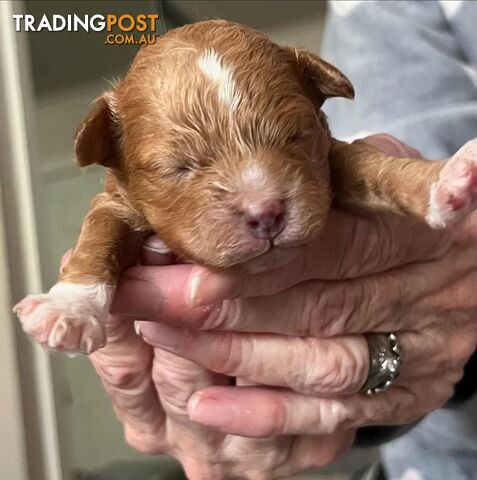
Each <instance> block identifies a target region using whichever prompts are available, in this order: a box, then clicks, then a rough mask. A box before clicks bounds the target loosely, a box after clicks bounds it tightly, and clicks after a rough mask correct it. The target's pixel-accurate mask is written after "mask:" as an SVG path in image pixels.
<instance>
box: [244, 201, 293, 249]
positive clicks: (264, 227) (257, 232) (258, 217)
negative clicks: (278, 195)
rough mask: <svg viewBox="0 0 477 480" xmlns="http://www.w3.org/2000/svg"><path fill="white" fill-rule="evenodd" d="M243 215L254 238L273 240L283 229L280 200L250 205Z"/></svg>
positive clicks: (283, 211)
mask: <svg viewBox="0 0 477 480" xmlns="http://www.w3.org/2000/svg"><path fill="white" fill-rule="evenodd" d="M243 213H244V218H245V221H246V222H247V225H248V226H249V228H250V230H251V232H252V234H253V235H254V236H255V237H256V238H260V239H269V240H273V239H274V238H275V237H276V236H278V234H279V233H280V232H281V231H282V230H283V228H284V227H285V208H284V205H283V202H281V201H280V200H264V201H262V202H257V203H251V204H249V205H247V206H246V207H245V208H244V212H243Z"/></svg>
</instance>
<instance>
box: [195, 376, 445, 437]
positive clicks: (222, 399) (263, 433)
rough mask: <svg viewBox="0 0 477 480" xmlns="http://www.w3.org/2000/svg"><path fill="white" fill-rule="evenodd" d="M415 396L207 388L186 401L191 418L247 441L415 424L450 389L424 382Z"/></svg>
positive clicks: (392, 392) (412, 392)
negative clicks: (324, 395)
mask: <svg viewBox="0 0 477 480" xmlns="http://www.w3.org/2000/svg"><path fill="white" fill-rule="evenodd" d="M419 389H420V390H419V392H420V393H418V391H417V389H416V390H408V389H405V388H400V387H392V388H391V389H390V390H388V391H387V392H384V393H381V394H379V395H375V396H367V395H363V394H357V395H353V396H350V397H337V398H325V399H323V398H317V397H310V396H305V395H300V394H298V393H294V392H290V391H286V390H277V389H266V388H257V387H240V388H237V387H211V388H207V389H205V390H201V391H199V392H197V393H195V394H194V395H193V396H192V397H191V399H190V400H189V405H188V411H189V416H190V418H191V419H192V420H193V421H195V422H197V423H200V424H202V425H205V426H208V427H211V428H215V429H217V430H218V431H221V432H223V433H229V434H233V435H243V436H249V437H259V438H261V437H272V436H275V435H327V434H333V433H335V432H338V431H347V430H350V429H354V428H359V427H363V426H370V425H401V424H406V423H411V422H414V421H416V420H418V419H420V418H421V417H422V416H423V415H424V414H426V413H428V412H429V411H431V410H433V409H437V408H439V407H440V406H442V404H443V403H445V401H446V400H447V398H449V397H450V396H451V395H452V386H450V385H444V386H442V385H439V386H437V385H436V382H431V383H427V384H426V383H424V384H422V385H420V386H419Z"/></svg>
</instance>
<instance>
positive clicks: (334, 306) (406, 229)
mask: <svg viewBox="0 0 477 480" xmlns="http://www.w3.org/2000/svg"><path fill="white" fill-rule="evenodd" d="M368 141H370V143H375V144H378V146H381V147H382V146H383V142H388V146H387V148H388V152H389V153H393V154H396V153H397V154H399V153H401V154H405V153H407V151H406V147H404V146H403V145H402V144H399V143H397V142H396V141H395V140H394V139H392V138H390V137H387V136H380V137H373V138H372V139H369V140H368ZM380 142H381V144H380ZM396 150H397V151H396ZM413 154H414V155H415V152H413ZM332 220H333V219H331V221H332ZM376 220H377V219H373V220H372V221H373V222H376ZM364 222H365V223H366V222H367V223H368V225H367V229H365V228H364V225H363V220H362V219H359V220H358V219H354V221H353V220H348V222H342V221H340V222H338V228H341V231H342V233H346V232H343V226H344V225H346V224H351V225H355V226H356V225H359V226H361V235H359V229H355V230H356V231H358V233H357V234H356V236H355V237H354V238H352V239H351V245H353V246H355V245H360V246H361V247H363V246H365V248H361V250H362V251H363V252H364V254H365V256H366V255H367V258H370V257H371V255H373V253H374V252H375V247H376V246H377V245H381V246H384V247H383V248H382V249H381V251H380V252H377V253H376V256H375V258H374V259H373V261H372V262H369V261H365V262H360V261H359V258H358V257H359V256H358V255H356V254H357V251H356V249H355V250H353V248H350V249H348V250H347V252H345V250H346V248H344V249H342V251H341V252H339V245H338V249H336V248H335V252H337V253H338V256H333V258H329V257H328V258H327V259H323V258H320V254H319V253H318V255H316V256H314V258H311V257H312V256H313V255H309V256H308V259H309V261H306V262H304V261H303V257H305V258H307V257H306V255H307V253H308V254H309V253H310V252H309V250H308V247H305V248H304V251H303V252H302V253H303V255H302V257H301V261H297V262H295V263H294V264H292V265H291V266H288V267H285V268H281V269H278V270H275V271H272V272H266V273H264V274H258V275H252V276H250V275H247V274H244V273H243V272H239V273H236V274H229V273H228V274H212V275H209V274H207V273H205V272H204V270H203V269H200V268H197V267H184V272H183V278H181V279H179V280H178V284H177V285H171V286H170V291H171V292H175V291H176V292H180V294H181V295H182V292H183V291H186V292H187V291H189V292H191V291H192V292H193V293H194V294H195V298H198V297H199V298H200V303H206V304H209V305H210V304H212V305H214V304H220V301H221V300H224V301H223V302H222V304H221V305H220V307H216V308H212V309H211V311H205V312H204V311H201V310H200V309H197V308H196V309H189V310H188V306H187V302H185V299H184V298H183V296H182V297H181V298H172V297H169V301H167V300H166V304H165V305H164V309H163V311H162V312H161V314H160V315H155V313H154V312H147V311H142V312H139V313H140V314H141V315H142V316H143V318H154V317H155V316H156V318H159V320H160V322H163V323H169V324H172V325H183V326H185V327H186V328H188V329H189V330H184V329H180V330H178V329H171V328H168V327H166V326H164V325H155V324H150V323H142V324H141V326H140V328H141V334H142V335H143V336H144V337H145V338H146V340H147V341H149V342H150V343H151V344H153V345H155V346H156V347H158V346H160V347H161V348H163V349H166V350H171V351H173V352H174V353H176V354H179V355H183V356H185V357H187V358H189V359H192V360H194V361H196V362H199V363H201V364H202V365H203V366H205V367H206V368H210V369H211V370H213V371H216V372H220V373H223V374H227V375H230V376H234V377H238V378H240V379H244V381H245V382H253V383H255V382H256V383H260V384H267V385H273V386H281V387H286V388H289V389H291V390H292V391H294V392H297V393H298V394H297V393H292V392H290V391H287V392H282V391H278V392H277V391H270V390H263V389H259V388H256V387H255V388H249V389H245V388H242V389H233V388H230V387H228V388H215V389H207V390H205V391H203V392H199V393H197V394H196V395H195V396H194V397H193V398H192V399H191V401H190V402H189V413H190V415H191V418H192V419H194V420H196V421H198V422H202V423H203V424H204V425H208V426H213V427H216V428H219V429H221V430H223V431H225V432H229V433H230V432H232V433H236V434H241V435H257V436H267V435H270V434H273V433H312V434H313V433H319V434H325V433H328V432H331V431H335V430H336V429H340V428H356V427H358V426H362V425H374V424H400V423H407V422H411V421H413V420H416V419H418V418H420V417H421V416H423V415H424V414H426V413H427V412H429V411H430V410H432V409H435V408H438V407H439V406H440V405H442V404H443V403H444V402H445V401H446V400H447V399H448V398H449V397H450V396H451V394H452V391H453V386H454V384H455V383H456V382H457V381H458V379H459V378H460V376H461V375H462V368H463V366H464V364H465V362H466V360H467V359H468V357H469V356H470V354H471V353H472V352H473V351H474V349H475V345H476V328H477V326H476V323H475V321H474V318H475V313H476V309H477V302H476V294H475V293H474V291H473V288H472V285H475V279H476V259H477V256H476V250H475V240H476V228H475V222H476V219H475V215H474V216H472V217H470V218H469V219H467V221H466V222H464V223H463V224H461V225H460V226H459V227H458V228H456V231H454V232H453V233H454V235H450V234H449V232H447V233H444V234H443V233H441V232H431V231H429V230H427V228H426V227H423V226H420V225H412V221H410V220H409V219H399V218H396V217H386V218H385V219H383V218H381V219H380V223H379V222H378V226H377V227H376V226H370V225H369V221H364ZM386 222H389V223H386ZM376 228H377V230H376ZM366 230H367V231H366ZM376 232H380V233H378V234H377V235H376ZM335 233H337V232H335ZM343 236H345V238H347V239H348V240H350V237H346V235H343ZM376 236H378V237H379V236H381V237H379V241H378V242H376V243H373V240H372V239H373V238H374V239H375V240H376ZM432 237H433V238H432ZM451 237H452V238H451ZM326 238H327V236H326V234H325V235H324V238H320V240H319V241H320V242H323V241H325V242H326ZM333 238H337V235H331V236H330V239H333ZM366 238H370V239H371V240H370V242H368V241H367V240H366ZM383 240H384V241H383ZM430 243H434V245H432V246H431V248H429V244H430ZM422 246H424V247H425V248H426V249H427V252H423V250H422V248H420V247H422ZM312 248H316V245H315V246H314V247H312ZM393 248H395V249H397V250H395V251H394V252H393V253H391V252H392V249H393ZM337 250H338V251H337ZM326 253H327V254H329V251H327V252H326ZM316 257H319V262H320V264H319V269H318V272H319V276H320V277H321V278H325V279H328V280H330V279H332V280H335V281H334V282H327V281H316V280H314V281H313V278H316V277H314V274H315V272H316V270H313V267H314V266H315V267H316V264H317V262H316ZM365 258H366V257H365ZM353 259H354V260H355V261H354V262H353ZM298 260H300V257H298ZM323 260H324V261H323ZM393 262H394V264H393ZM403 263H404V264H405V263H407V264H408V265H407V266H405V267H400V268H399V269H395V270H394V271H392V272H387V273H378V274H375V275H372V276H367V277H364V278H362V279H360V280H356V279H355V280H352V281H350V280H349V278H350V277H356V276H362V275H366V274H368V273H370V272H385V271H386V270H387V269H388V268H389V267H393V266H397V265H400V264H403ZM304 264H306V265H307V268H306V269H303V268H301V267H302V266H303V265H304ZM310 264H311V267H310ZM337 265H340V267H341V269H340V271H335V272H333V268H336V266H337ZM330 267H331V270H330ZM360 267H361V271H359V268H360ZM194 269H195V270H194ZM297 271H298V272H299V274H298V275H297ZM197 278H203V279H204V281H203V282H202V284H201V285H200V286H199V287H198V286H197V282H198V280H197ZM343 278H345V280H344V281H342V282H338V281H336V280H338V279H343ZM303 280H308V282H307V283H305V284H298V285H296V284H297V283H298V282H300V281H303ZM310 280H312V281H310ZM293 285H295V286H293ZM290 286H293V287H292V288H287V287H290ZM276 292H278V293H276ZM274 293H275V295H273V294H274ZM235 297H238V298H235ZM243 297H250V298H245V299H244V298H243ZM231 298H233V299H232V300H230V299H231ZM297 312H299V313H298V315H297ZM156 313H159V312H156ZM197 328H198V329H200V330H209V329H214V330H217V329H218V330H224V331H229V332H237V331H238V330H241V331H242V332H261V333H262V334H261V335H250V334H247V333H241V334H238V333H217V332H214V333H211V332H195V333H194V332H193V331H191V330H190V329H192V330H193V329H197ZM369 331H380V332H389V331H398V332H401V333H400V334H399V337H400V340H401V342H402V343H403V344H404V346H405V349H406V357H405V365H404V367H403V370H402V376H401V379H400V380H399V381H398V382H397V384H396V386H395V387H394V388H393V389H392V390H391V391H390V392H388V393H386V394H384V395H380V396H378V397H374V398H368V397H364V396H362V395H361V394H358V393H357V392H358V391H359V389H360V388H361V387H362V385H363V384H364V382H365V379H366V376H367V372H368V368H369V364H368V352H367V345H366V342H365V341H364V339H363V338H362V337H360V336H358V335H356V334H359V333H363V332H369ZM270 334H279V335H282V337H277V336H276V335H270ZM290 336H292V338H289V337H290ZM303 336H305V337H308V338H305V339H303V338H302V337H303ZM310 337H318V338H310ZM330 337H332V338H330ZM300 374H301V375H300ZM436 378H439V382H435V379H436ZM343 394H345V395H350V397H347V398H343V397H342V395H343ZM323 397H326V398H323ZM277 410H279V411H281V412H282V414H281V417H282V418H279V419H275V418H273V415H257V414H258V413H259V412H263V411H269V412H274V411H277ZM244 412H251V414H250V413H247V414H245V413H244ZM317 412H321V413H322V414H321V415H318V414H317ZM328 412H332V413H331V414H328ZM254 414H255V415H254ZM247 416H248V417H252V418H254V422H253V424H250V422H249V421H247ZM313 418H315V422H313V421H311V419H313Z"/></svg>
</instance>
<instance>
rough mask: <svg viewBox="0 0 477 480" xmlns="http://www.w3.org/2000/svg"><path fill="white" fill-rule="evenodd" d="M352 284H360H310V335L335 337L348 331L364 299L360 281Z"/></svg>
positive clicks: (308, 321)
mask: <svg viewBox="0 0 477 480" xmlns="http://www.w3.org/2000/svg"><path fill="white" fill-rule="evenodd" d="M352 285H353V286H354V285H356V286H358V289H356V288H353V287H349V286H348V287H343V286H342V285H332V284H323V283H320V282H313V283H311V284H309V285H308V292H306V296H307V304H308V307H307V308H306V310H305V312H306V317H308V319H307V322H306V323H307V330H308V332H307V333H309V335H310V336H322V337H333V336H335V335H338V334H340V333H341V332H344V331H347V328H348V326H350V325H351V324H352V321H353V320H354V319H355V317H356V315H357V310H358V305H360V300H362V295H361V291H360V290H359V286H360V283H358V282H353V283H352Z"/></svg>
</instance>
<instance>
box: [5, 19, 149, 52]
mask: <svg viewBox="0 0 477 480" xmlns="http://www.w3.org/2000/svg"><path fill="white" fill-rule="evenodd" d="M13 20H14V22H15V30H16V31H17V32H42V31H48V32H64V31H67V32H79V31H85V32H105V39H104V43H105V44H106V45H146V44H153V43H155V41H156V35H155V32H156V31H157V29H158V25H159V15H157V14H153V13H149V14H145V13H143V14H139V15H129V14H127V13H126V14H123V15H112V14H111V15H109V14H108V15H100V14H97V15H76V14H71V15H46V14H44V15H42V16H41V17H40V18H36V17H35V16H34V15H13ZM151 32H152V33H151Z"/></svg>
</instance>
